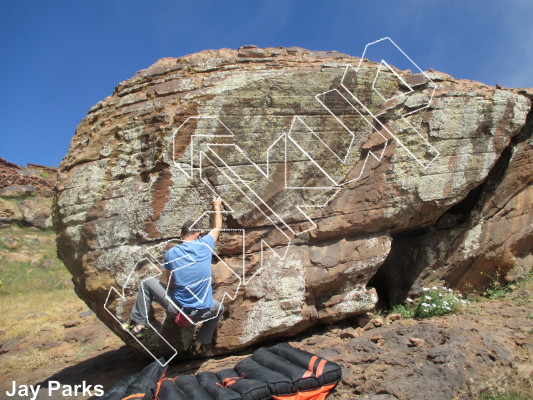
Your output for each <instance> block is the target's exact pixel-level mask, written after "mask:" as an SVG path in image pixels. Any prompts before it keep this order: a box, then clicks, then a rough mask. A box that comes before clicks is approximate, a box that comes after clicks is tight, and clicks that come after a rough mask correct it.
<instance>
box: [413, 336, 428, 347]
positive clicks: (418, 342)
mask: <svg viewBox="0 0 533 400" xmlns="http://www.w3.org/2000/svg"><path fill="white" fill-rule="evenodd" d="M425 344H426V341H425V340H424V339H420V338H415V337H411V338H409V346H410V347H422V346H424V345H425Z"/></svg>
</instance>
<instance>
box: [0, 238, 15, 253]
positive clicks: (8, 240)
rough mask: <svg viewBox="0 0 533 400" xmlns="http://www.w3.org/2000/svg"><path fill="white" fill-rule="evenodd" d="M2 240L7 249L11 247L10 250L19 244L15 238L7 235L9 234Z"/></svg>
mask: <svg viewBox="0 0 533 400" xmlns="http://www.w3.org/2000/svg"><path fill="white" fill-rule="evenodd" d="M2 241H3V242H4V244H5V245H6V247H7V248H8V249H11V250H13V249H16V248H17V247H18V245H19V242H18V240H17V239H14V238H12V237H9V236H8V237H5V238H3V239H2Z"/></svg>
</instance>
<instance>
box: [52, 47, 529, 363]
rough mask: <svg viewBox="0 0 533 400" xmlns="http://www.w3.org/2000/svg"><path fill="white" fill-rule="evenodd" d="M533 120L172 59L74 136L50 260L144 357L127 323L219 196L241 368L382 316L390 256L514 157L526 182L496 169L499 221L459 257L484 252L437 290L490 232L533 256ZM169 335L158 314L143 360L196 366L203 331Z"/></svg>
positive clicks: (344, 73) (350, 73)
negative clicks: (265, 348) (319, 331)
mask: <svg viewBox="0 0 533 400" xmlns="http://www.w3.org/2000/svg"><path fill="white" fill-rule="evenodd" d="M415 72H416V71H415ZM530 107H531V104H530V100H529V99H528V97H527V96H526V95H524V94H522V93H513V92H512V91H509V90H500V89H496V88H493V87H489V86H486V85H483V84H481V83H478V82H472V81H464V80H456V79H453V78H452V77H450V76H448V75H445V74H442V73H438V72H434V71H432V72H425V73H421V72H419V73H412V72H411V71H400V70H396V69H393V68H390V69H386V68H381V67H380V65H379V64H375V63H372V62H369V61H367V60H363V61H361V60H360V59H358V58H355V57H350V56H348V55H344V54H339V53H336V52H313V51H308V50H304V49H300V48H275V49H274V48H267V49H259V48H257V47H254V46H245V47H244V48H241V49H239V50H238V51H234V50H227V49H223V50H218V51H204V52H200V53H197V54H193V55H190V56H186V57H181V58H178V59H172V58H166V59H162V60H159V61H158V62H157V63H155V64H154V65H153V66H151V67H149V68H148V69H146V70H143V71H140V72H138V73H137V74H136V75H135V76H134V77H133V78H131V79H129V80H127V81H125V82H122V83H121V84H119V85H118V86H117V88H116V89H115V91H114V92H113V94H112V95H111V96H109V97H108V98H106V99H105V100H103V101H101V102H100V103H98V104H96V105H95V106H94V107H93V108H91V110H89V112H88V114H87V116H86V118H84V119H83V120H82V121H81V123H80V124H79V126H78V128H77V130H76V134H75V135H74V137H73V139H72V142H71V146H70V149H69V152H68V154H67V155H66V157H65V158H64V160H63V162H62V163H61V166H60V170H59V179H58V186H57V192H56V197H55V205H54V226H55V229H56V231H57V233H58V251H59V254H60V257H61V259H62V260H63V262H64V263H65V265H66V266H67V268H68V269H69V270H70V271H71V273H72V275H73V281H74V284H75V288H76V292H77V293H78V295H79V296H80V297H81V298H82V299H83V300H85V302H86V303H87V304H88V305H89V306H90V307H91V308H92V309H93V310H94V311H95V312H96V314H97V315H98V316H99V317H100V318H101V319H102V321H104V322H105V323H106V324H107V325H108V326H109V328H110V329H112V330H114V331H115V332H116V333H117V334H118V335H120V336H121V337H122V338H123V339H124V340H125V341H126V342H128V343H131V344H133V345H136V346H140V344H139V343H136V342H135V340H134V339H133V338H132V337H131V336H129V335H128V334H127V333H126V332H125V331H123V330H122V329H121V328H120V323H119V322H120V321H124V320H127V318H128V311H129V308H130V307H131V303H132V301H133V299H134V297H135V294H136V290H137V288H138V286H139V284H140V282H141V280H142V279H143V278H145V277H148V276H154V275H157V273H158V269H159V268H160V266H161V263H162V256H163V254H164V251H165V249H166V248H168V246H169V245H173V244H177V243H178V242H179V241H178V240H176V238H177V237H178V235H179V229H180V227H181V223H182V222H183V221H184V220H186V219H193V220H197V224H196V227H197V228H198V229H206V228H208V227H209V219H210V214H209V211H210V202H211V198H212V196H213V195H214V194H215V193H216V194H219V195H221V196H222V198H223V202H224V229H226V231H225V232H223V233H222V234H221V238H220V240H219V242H218V243H217V247H216V252H215V253H216V254H215V255H214V257H213V262H214V266H213V271H214V275H213V285H214V289H215V290H214V292H215V298H217V299H219V300H223V301H224V305H225V308H226V314H225V317H224V319H223V320H222V322H221V323H220V325H219V329H218V337H217V341H216V345H215V348H214V350H213V351H212V352H213V353H219V352H226V351H231V350H234V349H240V348H244V347H246V346H248V345H250V344H253V343H257V342H260V341H264V340H267V339H269V338H273V337H279V336H287V335H293V334H295V333H297V332H300V331H302V330H304V329H307V328H308V327H310V326H312V325H314V324H317V323H320V322H324V323H327V322H332V321H336V320H340V319H343V318H346V317H349V316H352V315H356V314H360V313H363V312H365V311H368V310H370V309H372V308H373V307H374V305H375V303H376V302H377V300H378V296H377V293H376V290H375V289H373V288H370V287H368V283H369V281H370V280H371V278H372V277H373V276H375V274H376V272H377V271H378V270H379V268H380V267H381V266H382V265H383V263H384V262H385V261H386V260H387V264H386V265H385V266H387V265H389V267H388V268H387V271H384V270H381V271H380V273H381V274H384V275H385V276H386V277H387V278H386V279H392V280H394V276H395V275H394V274H395V271H394V268H393V267H392V268H391V267H390V266H391V265H393V264H391V263H390V258H391V245H392V246H395V243H394V239H393V238H395V237H398V235H401V234H402V232H403V233H405V232H409V231H416V230H419V229H429V228H430V227H434V226H436V224H437V223H441V224H442V223H443V222H442V217H443V215H445V214H446V213H447V212H448V211H449V210H451V209H452V208H453V207H454V206H456V205H457V204H460V203H461V202H462V201H464V199H467V198H468V195H469V193H472V191H475V190H476V188H479V187H480V186H482V185H484V186H483V187H489V185H486V184H485V183H486V181H487V179H488V178H490V177H491V176H492V175H494V173H493V172H491V171H495V169H498V168H500V164H501V162H500V163H499V160H501V159H502V157H508V154H509V152H511V153H513V157H514V159H516V160H522V161H516V162H518V163H520V162H524V163H525V164H526V167H525V168H524V167H522V168H521V167H519V164H517V169H516V174H515V175H513V174H512V173H511V171H512V170H513V168H512V167H508V168H503V170H502V172H501V174H503V178H501V179H500V180H499V181H498V182H499V185H504V187H508V188H509V191H510V192H508V193H507V194H504V193H503V191H498V192H497V193H496V194H495V195H491V194H490V193H486V194H484V196H485V197H484V198H486V199H489V198H490V200H486V201H485V202H484V204H487V205H490V207H492V208H490V209H491V210H492V211H490V212H488V213H487V214H484V215H486V216H487V218H485V219H483V220H481V219H479V220H477V219H469V221H472V222H471V223H469V224H468V225H464V227H465V228H464V229H465V235H467V236H468V235H470V239H468V240H466V239H465V246H466V245H468V246H470V244H472V243H474V242H475V243H478V246H477V247H476V246H473V245H472V246H470V247H469V253H468V255H467V254H466V253H465V255H464V257H462V258H461V257H460V256H459V255H453V256H452V255H449V254H448V253H446V254H448V255H447V256H448V257H449V259H450V262H453V263H454V264H460V265H461V268H460V270H461V271H463V272H462V273H461V274H456V275H453V273H455V272H454V271H456V270H455V269H453V271H452V270H451V271H452V272H453V273H452V272H450V273H449V274H439V273H437V274H436V275H432V277H433V278H435V279H444V280H446V279H450V280H452V281H453V282H454V283H457V284H460V285H462V284H463V282H465V281H466V280H468V276H467V274H466V273H464V271H467V270H468V268H469V267H470V266H471V265H474V264H476V263H477V262H478V260H479V257H480V256H481V254H480V253H479V252H481V251H483V249H484V248H486V247H483V246H482V245H479V243H485V242H486V240H487V239H486V235H487V234H486V233H485V231H486V230H488V231H489V232H492V233H490V234H489V236H497V235H502V237H501V238H499V239H496V238H494V239H490V240H492V242H494V243H495V244H494V246H495V247H498V246H499V247H502V246H503V247H505V248H506V249H507V250H506V251H508V252H509V253H510V254H512V256H513V257H519V258H520V257H522V256H523V254H524V248H527V247H528V246H529V244H528V243H529V242H525V243H524V242H522V239H520V238H518V235H520V234H521V233H522V232H523V230H524V229H526V230H527V228H525V227H527V224H528V221H529V224H531V220H530V219H529V220H528V218H531V217H530V216H528V213H527V207H530V204H531V202H529V204H527V198H528V196H530V193H529V192H525V191H523V190H519V191H518V192H516V191H513V190H514V189H512V188H513V187H514V188H516V186H513V185H514V184H513V182H515V181H516V180H519V181H520V182H521V184H525V182H526V181H528V179H530V174H529V175H528V172H527V171H526V170H527V168H530V166H531V162H530V160H529V159H528V158H527V157H528V156H524V155H523V154H524V152H527V151H529V149H530V147H531V144H530V142H529V141H530V139H524V138H523V137H522V136H523V135H525V134H524V133H521V134H520V135H518V134H519V132H520V131H521V129H523V127H524V125H525V122H526V116H527V115H528V112H529V110H530ZM522 132H523V131H522ZM519 137H520V139H514V142H513V138H519ZM518 142H519V143H522V144H521V145H518V144H517V143H518ZM520 146H522V147H520ZM528 146H529V147H528ZM524 157H525V158H524ZM524 160H525V161H524ZM509 165H513V162H512V160H511V161H510V163H509ZM500 169H501V168H500ZM521 174H526V175H527V176H529V178H528V177H527V176H526V177H522V175H521ZM506 179H507V180H509V183H507V182H506ZM509 185H510V186H509ZM487 196H488V197H487ZM490 196H493V197H490ZM498 196H499V197H498ZM524 196H525V197H526V198H525V199H524V198H523V197H524ZM510 202H512V205H511V207H512V210H514V211H516V210H519V211H516V212H517V213H519V214H520V215H522V217H523V218H522V217H520V218H522V219H520V223H519V225H520V228H519V231H518V232H515V230H514V229H515V228H514V227H515V224H514V223H509V220H508V219H507V218H498V217H494V216H496V215H497V210H501V208H498V207H502V206H504V205H505V204H508V203H510ZM493 211H494V212H493ZM514 211H513V212H514ZM491 212H492V215H491ZM529 215H531V214H529ZM467 218H468V216H465V219H467ZM491 221H492V222H491ZM491 223H492V225H490V224H491ZM487 224H489V225H487ZM524 224H525V225H524ZM530 231H531V230H529V233H528V234H530V233H531V232H530ZM505 235H507V236H505ZM504 236H505V237H504ZM506 238H508V239H506ZM450 240H451V239H450ZM507 240H511V242H513V243H514V242H515V241H520V243H518V244H516V246H514V245H512V246H509V245H507V244H502V243H504V242H505V243H508V242H507ZM496 242H498V243H499V244H498V243H496ZM427 243H429V241H428V242H427ZM438 245H440V244H437V246H438ZM448 245H449V244H448V243H447V242H445V241H444V242H442V246H448ZM487 246H488V245H487ZM476 251H478V253H476ZM498 251H499V250H498ZM443 254H444V253H443ZM402 256H403V254H402V252H401V249H400V250H399V251H398V252H397V253H396V254H395V257H397V258H402ZM453 257H456V258H453ZM457 257H458V258H457ZM415 259H416V260H418V258H417V257H416V256H415ZM520 259H522V258H520ZM452 260H453V261H452ZM524 260H526V261H525V264H528V265H529V268H530V267H531V265H530V264H531V260H530V259H528V258H527V257H526V258H524ZM443 262H446V261H443ZM433 265H434V264H429V263H427V265H423V266H420V267H418V266H417V268H418V270H417V271H418V272H417V273H418V274H420V273H421V272H420V270H424V271H426V270H428V269H431V268H432V266H433ZM413 267H414V265H413ZM526 267H527V266H526ZM407 268H408V266H407ZM398 271H399V272H398V274H399V275H404V274H405V272H404V271H402V270H401V269H399V270H398ZM465 274H466V275H465ZM430 275H431V274H430ZM452 276H453V278H452ZM391 277H392V278H391ZM462 277H464V279H463V278H462ZM384 279H385V278H384ZM415 279H416V278H415ZM412 281H414V280H412ZM113 288H114V289H113ZM163 319H164V313H163V312H162V311H161V310H160V309H158V308H156V312H155V318H154V319H153V325H154V329H155V330H154V331H152V332H151V333H150V334H149V335H148V338H147V339H146V341H145V342H144V343H143V345H144V346H146V347H147V348H148V349H149V350H150V351H151V352H153V353H154V354H160V353H171V352H172V351H173V350H172V348H175V349H177V350H178V351H179V352H181V351H182V350H184V349H186V348H188V346H189V345H190V341H191V338H192V335H193V329H192V328H191V329H182V330H178V329H176V328H175V327H173V326H172V322H171V321H165V322H162V321H163ZM179 354H183V353H179Z"/></svg>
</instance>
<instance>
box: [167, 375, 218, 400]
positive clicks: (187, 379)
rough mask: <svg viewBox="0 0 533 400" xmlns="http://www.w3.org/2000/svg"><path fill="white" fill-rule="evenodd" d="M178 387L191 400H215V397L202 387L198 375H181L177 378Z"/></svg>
mask: <svg viewBox="0 0 533 400" xmlns="http://www.w3.org/2000/svg"><path fill="white" fill-rule="evenodd" d="M176 385H178V387H179V388H180V389H181V390H182V391H183V393H185V395H187V398H188V399H189V400H213V397H211V395H210V394H209V393H207V392H206V391H205V389H204V388H203V387H202V386H200V382H198V378H196V375H181V376H178V377H177V378H176Z"/></svg>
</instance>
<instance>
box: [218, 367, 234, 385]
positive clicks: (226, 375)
mask: <svg viewBox="0 0 533 400" xmlns="http://www.w3.org/2000/svg"><path fill="white" fill-rule="evenodd" d="M216 374H217V376H218V379H219V380H220V382H222V383H224V379H230V378H236V377H239V378H240V375H239V373H238V372H237V371H235V370H234V369H233V368H226V369H223V370H221V371H218V372H217V373H216Z"/></svg>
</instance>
